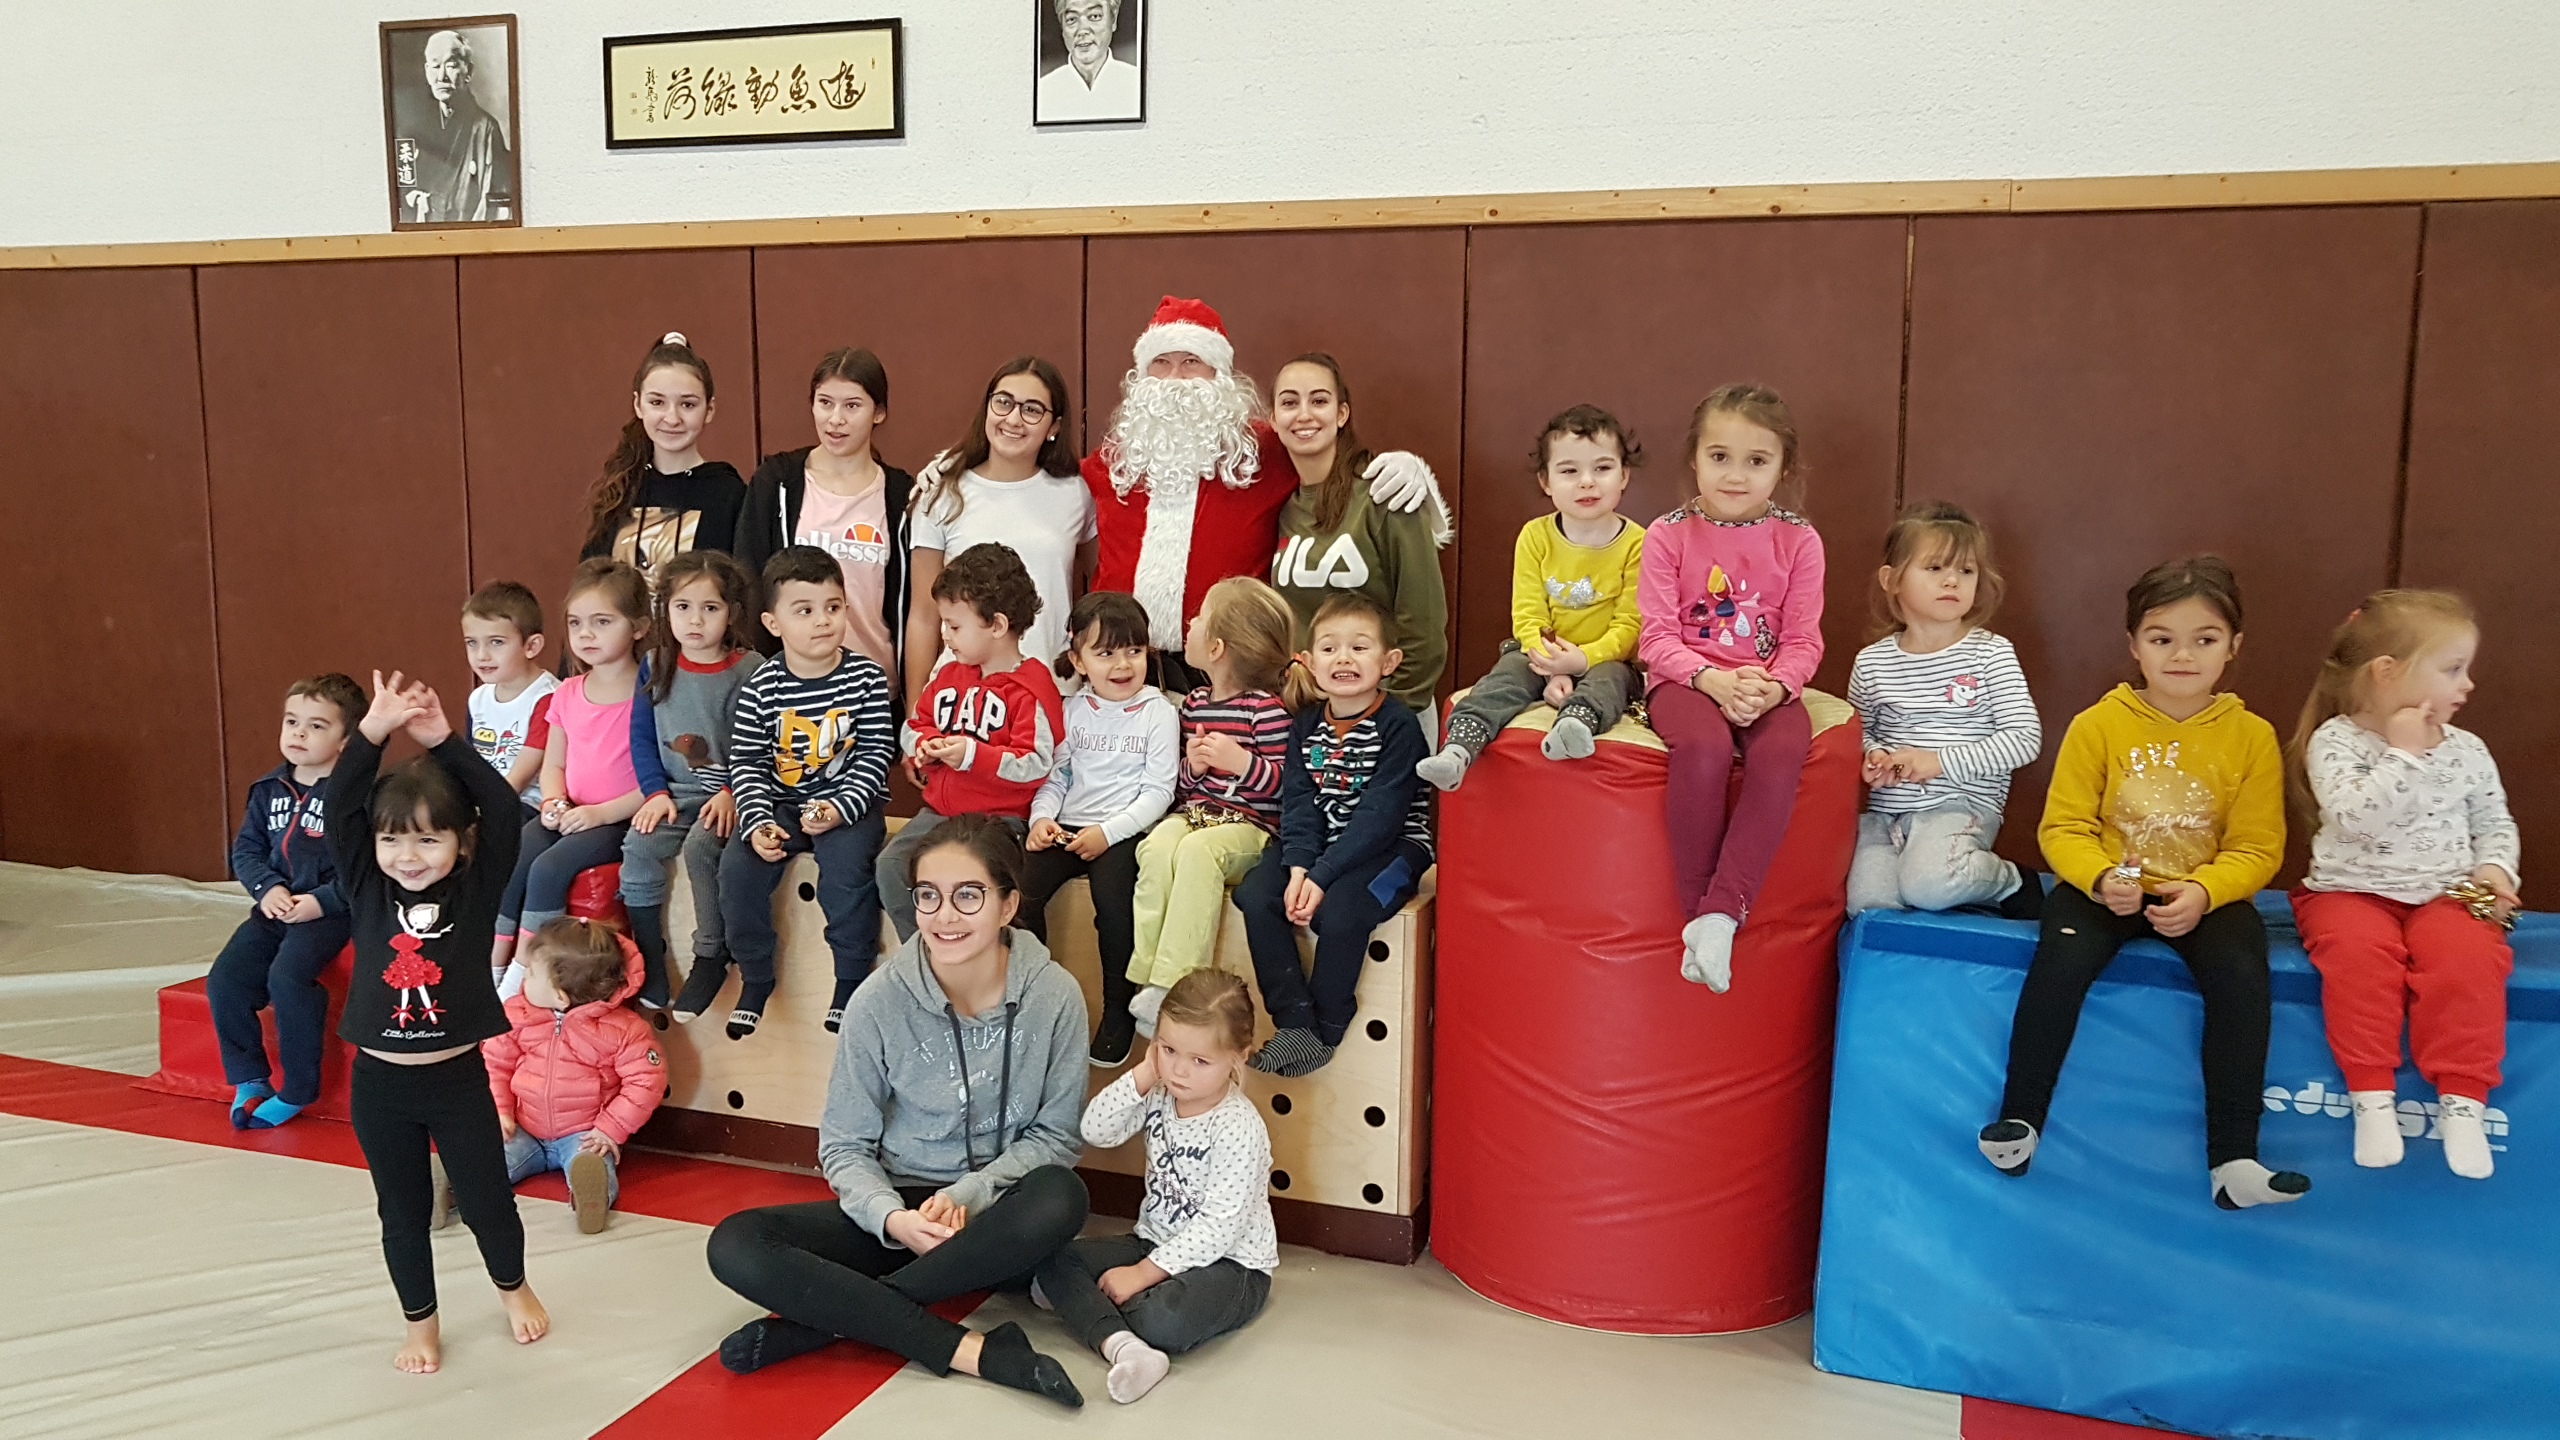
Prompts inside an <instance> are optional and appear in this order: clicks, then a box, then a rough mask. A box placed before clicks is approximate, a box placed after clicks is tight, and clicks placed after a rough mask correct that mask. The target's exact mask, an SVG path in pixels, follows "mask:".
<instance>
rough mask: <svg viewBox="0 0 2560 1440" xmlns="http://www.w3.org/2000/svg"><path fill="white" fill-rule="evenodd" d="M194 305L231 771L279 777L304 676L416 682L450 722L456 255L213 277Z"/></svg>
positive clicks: (454, 610) (457, 715) (459, 499)
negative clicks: (282, 737) (281, 733)
mask: <svg viewBox="0 0 2560 1440" xmlns="http://www.w3.org/2000/svg"><path fill="white" fill-rule="evenodd" d="M197 296H198V314H199V316H200V318H201V324H202V329H203V335H202V344H203V354H204V408H205V424H204V433H205V442H206V462H207V464H206V469H207V472H208V474H209V476H210V479H211V482H212V489H213V555H214V572H213V573H214V603H215V607H216V608H215V615H216V617H217V624H218V628H219V631H220V634H221V637H222V704H223V714H224V717H225V724H224V727H223V728H224V740H225V749H226V752H227V753H228V754H229V756H230V762H231V774H232V775H233V776H234V777H235V778H236V779H237V780H238V781H239V783H240V784H241V785H244V786H245V785H246V784H247V782H248V780H249V779H250V778H251V777H253V776H256V775H259V774H262V773H264V772H265V771H267V770H268V769H270V768H272V767H273V766H274V765H275V764H276V750H275V742H276V717H277V716H278V715H279V714H280V713H281V710H280V706H281V704H282V700H283V696H284V688H285V686H286V685H288V684H290V683H292V681H293V680H294V679H295V678H296V677H298V676H302V675H308V674H311V673H313V672H315V671H321V670H344V671H346V672H347V673H348V674H350V675H353V676H355V677H357V679H358V680H359V681H369V680H370V672H371V671H372V670H373V669H375V668H376V667H379V668H381V669H383V670H385V671H388V670H391V669H394V668H397V669H401V670H405V671H408V672H410V673H411V674H418V675H423V676H425V678H426V679H427V680H428V681H429V683H431V684H433V685H435V686H436V687H437V689H438V691H439V692H440V693H441V694H442V696H443V698H444V702H445V710H446V713H447V714H448V715H449V716H451V717H453V719H454V721H455V723H456V724H457V725H458V724H460V723H462V717H463V713H464V712H463V703H464V701H465V700H466V699H467V698H468V696H469V694H470V690H469V687H468V685H467V683H466V682H468V680H469V679H470V671H469V670H468V669H467V668H466V667H465V666H464V664H463V661H462V640H461V632H460V630H459V628H458V622H457V620H456V618H455V617H456V615H457V614H458V613H459V611H460V608H461V604H462V597H463V596H464V595H465V594H467V593H468V591H469V582H470V566H469V556H468V553H467V545H466V542H465V539H464V528H463V527H464V499H463V486H462V383H461V376H462V361H461V353H460V345H459V340H458V337H457V334H456V328H455V316H454V310H455V295H454V262H452V261H450V260H366V261H350V262H346V263H343V264H303V265H272V266H270V265H234V266H216V267H208V268H206V269H204V270H202V271H200V272H199V273H198V278H197Z"/></svg>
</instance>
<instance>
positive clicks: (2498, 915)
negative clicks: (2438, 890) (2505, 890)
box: [2444, 880, 2516, 930]
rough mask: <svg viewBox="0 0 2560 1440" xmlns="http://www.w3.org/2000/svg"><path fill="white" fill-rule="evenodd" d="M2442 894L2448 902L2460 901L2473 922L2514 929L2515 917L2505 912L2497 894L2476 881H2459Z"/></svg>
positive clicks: (2502, 902) (2504, 904)
mask: <svg viewBox="0 0 2560 1440" xmlns="http://www.w3.org/2000/svg"><path fill="white" fill-rule="evenodd" d="M2444 893H2445V898H2446V899H2448V900H2459V901H2461V902H2462V908H2463V909H2465V910H2468V911H2470V912H2471V915H2472V918H2473V919H2475V920H2486V921H2488V922H2489V923H2490V924H2492V925H2495V926H2497V927H2498V928H2499V929H2501V930H2513V929H2514V928H2516V917H2515V916H2514V915H2513V914H2511V913H2509V912H2508V911H2507V909H2506V908H2505V906H2506V902H2505V901H2502V900H2500V899H2499V898H2498V892H2497V891H2495V890H2492V889H2490V888H2489V887H2488V886H2486V885H2483V884H2481V883H2480V882H2479V881H2477V880H2464V881H2461V882H2459V883H2457V884H2454V885H2452V886H2449V887H2447V888H2446V890H2445V892H2444Z"/></svg>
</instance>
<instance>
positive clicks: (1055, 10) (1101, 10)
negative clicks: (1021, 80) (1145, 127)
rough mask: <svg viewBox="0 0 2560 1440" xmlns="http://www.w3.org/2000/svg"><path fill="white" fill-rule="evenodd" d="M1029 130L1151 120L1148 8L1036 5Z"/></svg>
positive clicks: (1103, 0)
mask: <svg viewBox="0 0 2560 1440" xmlns="http://www.w3.org/2000/svg"><path fill="white" fill-rule="evenodd" d="M1031 3H1032V4H1033V6H1035V7H1036V8H1037V10H1038V12H1039V18H1038V20H1037V22H1036V24H1037V28H1036V29H1035V31H1034V32H1033V33H1034V34H1035V36H1036V37H1037V41H1036V43H1035V45H1034V47H1033V56H1032V59H1033V65H1032V89H1031V123H1032V124H1034V125H1108V124H1118V123H1126V122H1128V121H1133V120H1144V119H1146V118H1147V4H1148V0H1031Z"/></svg>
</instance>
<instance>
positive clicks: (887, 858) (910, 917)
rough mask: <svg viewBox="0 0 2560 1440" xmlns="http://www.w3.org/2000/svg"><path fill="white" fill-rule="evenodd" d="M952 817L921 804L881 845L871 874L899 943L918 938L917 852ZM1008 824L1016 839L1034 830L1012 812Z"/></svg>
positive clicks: (1028, 823)
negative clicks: (877, 883) (894, 927)
mask: <svg viewBox="0 0 2560 1440" xmlns="http://www.w3.org/2000/svg"><path fill="white" fill-rule="evenodd" d="M950 818H951V817H950V816H948V815H937V814H935V813H934V812H933V811H932V810H931V809H929V808H926V807H923V806H918V807H917V808H916V813H915V814H914V816H913V817H911V818H910V819H909V820H908V821H907V823H906V824H905V825H904V826H903V827H901V828H900V829H899V831H898V833H897V834H895V835H892V836H890V837H889V843H888V844H886V845H883V846H881V847H880V858H879V859H878V860H877V861H875V862H873V865H872V872H871V873H872V877H873V878H874V879H875V880H877V881H878V882H879V885H880V908H881V909H883V910H886V911H888V912H889V923H890V924H892V925H895V926H896V927H898V943H899V944H901V945H903V944H905V943H906V942H907V941H908V940H910V939H912V938H914V936H915V933H916V892H915V857H916V852H917V851H918V850H921V849H923V848H924V842H925V841H926V839H927V838H929V837H930V836H931V835H932V834H933V832H934V830H935V828H936V827H938V826H940V825H941V824H942V822H943V821H945V820H948V819H950ZM1004 823H1005V824H1006V826H1008V827H1009V828H1011V829H1012V831H1013V834H1014V838H1016V839H1020V838H1021V837H1023V836H1024V835H1027V834H1029V833H1030V831H1031V824H1030V822H1029V821H1026V820H1021V819H1018V818H1016V817H1014V816H1011V815H1007V816H1006V817H1004Z"/></svg>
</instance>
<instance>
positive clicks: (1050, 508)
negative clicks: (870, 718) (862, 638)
mask: <svg viewBox="0 0 2560 1440" xmlns="http://www.w3.org/2000/svg"><path fill="white" fill-rule="evenodd" d="M1069 406H1070V401H1069V399H1068V396H1067V382H1066V379H1065V377H1064V376H1061V375H1060V374H1059V373H1058V367H1057V366H1055V365H1052V364H1050V363H1049V362H1048V361H1046V360H1043V359H1041V358H1040V357H1039V356H1037V355H1024V356H1020V357H1018V358H1016V359H1013V360H1009V361H1007V362H1005V364H1004V366H1003V368H1001V369H999V370H997V371H996V373H995V374H994V375H993V376H992V377H990V378H989V379H988V381H987V393H986V397H985V400H984V403H982V404H981V405H980V406H979V407H978V411H977V413H976V414H975V415H973V416H971V417H970V419H969V433H968V434H967V435H965V436H963V437H962V438H961V441H960V443H959V444H957V445H955V446H953V447H952V448H951V449H949V450H946V451H944V452H942V454H940V455H939V456H936V457H935V458H934V461H933V463H932V464H930V465H928V466H926V467H925V469H924V473H923V475H922V477H921V478H920V479H919V481H918V483H917V486H916V494H915V501H914V511H913V514H912V516H911V517H910V519H909V522H908V544H909V545H910V546H911V547H912V548H911V549H910V551H909V554H908V562H907V568H908V572H909V589H910V591H911V592H912V593H913V596H914V599H913V600H912V601H911V602H910V604H909V606H908V610H907V644H906V680H907V696H908V698H909V699H910V700H913V699H914V697H916V696H917V695H920V694H922V693H923V692H924V684H925V681H926V679H927V678H929V677H930V676H931V675H932V674H933V667H934V666H935V665H936V664H937V663H939V661H940V659H941V656H942V639H941V634H942V632H941V615H940V612H938V611H937V610H936V609H935V608H934V603H933V582H934V580H935V578H936V577H938V576H939V575H941V574H942V563H943V558H944V557H945V556H949V555H957V554H959V553H960V552H961V551H963V550H966V549H968V548H969V547H970V546H972V545H983V544H986V543H988V542H989V541H993V542H994V543H996V544H999V545H1004V546H1007V547H1009V548H1010V549H1011V550H1012V551H1013V553H1015V554H1016V555H1019V556H1021V557H1022V563H1023V566H1024V567H1025V568H1026V569H1028V570H1029V571H1030V572H1031V583H1032V585H1033V586H1034V587H1036V588H1037V589H1038V590H1039V592H1040V618H1039V619H1038V620H1036V621H1034V622H1033V623H1032V626H1031V628H1030V629H1029V630H1028V631H1025V632H1024V634H1023V636H1022V653H1023V656H1024V657H1025V658H1027V659H1030V660H1033V661H1036V662H1037V663H1039V664H1041V665H1048V664H1052V663H1054V662H1055V661H1056V660H1057V658H1058V656H1059V654H1060V653H1061V652H1062V651H1064V650H1065V649H1066V648H1067V631H1066V620H1067V612H1068V611H1069V610H1070V609H1072V608H1074V606H1075V602H1076V597H1077V596H1078V595H1080V594H1082V593H1083V592H1084V584H1085V580H1086V579H1087V578H1088V577H1090V576H1091V575H1092V574H1093V561H1094V533H1095V532H1094V519H1093V496H1092V494H1091V492H1089V491H1087V490H1086V489H1085V485H1084V481H1083V480H1082V479H1081V478H1079V476H1078V473H1077V469H1076V466H1077V461H1076V451H1075V446H1074V444H1073V443H1072V441H1071V439H1070V437H1069V436H1068V433H1067V430H1068V426H1067V421H1066V413H1067V410H1068V409H1069Z"/></svg>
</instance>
